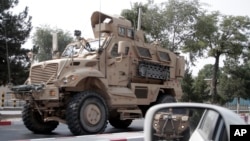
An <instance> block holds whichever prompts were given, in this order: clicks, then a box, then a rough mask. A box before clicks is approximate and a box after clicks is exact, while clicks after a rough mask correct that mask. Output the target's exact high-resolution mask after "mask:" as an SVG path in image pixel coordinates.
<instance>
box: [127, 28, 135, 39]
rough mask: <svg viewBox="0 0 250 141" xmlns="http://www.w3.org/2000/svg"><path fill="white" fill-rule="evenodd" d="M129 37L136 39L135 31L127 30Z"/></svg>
mask: <svg viewBox="0 0 250 141" xmlns="http://www.w3.org/2000/svg"><path fill="white" fill-rule="evenodd" d="M127 36H128V37H129V38H134V30H133V29H127Z"/></svg>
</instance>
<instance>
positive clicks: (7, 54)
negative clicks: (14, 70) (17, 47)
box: [4, 24, 11, 83]
mask: <svg viewBox="0 0 250 141" xmlns="http://www.w3.org/2000/svg"><path fill="white" fill-rule="evenodd" d="M4 32H5V47H6V61H7V69H8V81H9V82H8V83H11V77H10V61H9V49H8V48H9V47H8V42H7V34H6V24H5V25H4Z"/></svg>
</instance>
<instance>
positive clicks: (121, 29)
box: [118, 27, 126, 36]
mask: <svg viewBox="0 0 250 141" xmlns="http://www.w3.org/2000/svg"><path fill="white" fill-rule="evenodd" d="M125 33H126V30H125V28H124V27H118V34H119V35H120V36H125V35H126V34H125Z"/></svg>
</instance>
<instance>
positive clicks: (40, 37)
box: [33, 25, 73, 61]
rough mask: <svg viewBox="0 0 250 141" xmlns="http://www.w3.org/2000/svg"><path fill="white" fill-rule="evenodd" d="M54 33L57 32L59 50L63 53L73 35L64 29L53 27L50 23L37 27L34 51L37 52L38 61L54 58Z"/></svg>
mask: <svg viewBox="0 0 250 141" xmlns="http://www.w3.org/2000/svg"><path fill="white" fill-rule="evenodd" d="M52 33H57V36H58V37H57V38H58V51H59V53H62V52H63V50H64V49H65V47H66V45H67V44H69V43H70V42H71V41H72V40H73V37H72V36H71V35H70V33H69V32H64V31H63V30H62V29H57V28H53V29H52V28H51V27H49V26H48V25H44V26H40V27H37V28H36V31H35V33H34V35H33V43H34V44H35V45H34V46H33V52H34V54H36V59H37V61H45V60H50V59H52Z"/></svg>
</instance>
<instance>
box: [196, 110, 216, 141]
mask: <svg viewBox="0 0 250 141" xmlns="http://www.w3.org/2000/svg"><path fill="white" fill-rule="evenodd" d="M218 118H219V114H218V113H217V112H215V111H213V110H208V111H207V112H206V113H205V115H204V119H203V121H202V123H201V124H200V127H199V132H200V134H201V135H202V136H203V137H204V138H205V139H207V140H211V139H212V138H213V134H214V131H215V129H216V124H217V122H218Z"/></svg>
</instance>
